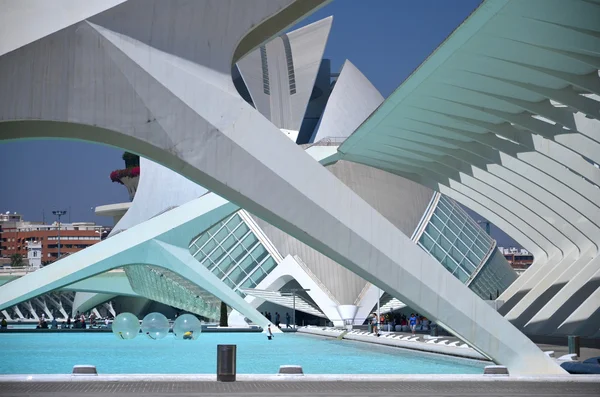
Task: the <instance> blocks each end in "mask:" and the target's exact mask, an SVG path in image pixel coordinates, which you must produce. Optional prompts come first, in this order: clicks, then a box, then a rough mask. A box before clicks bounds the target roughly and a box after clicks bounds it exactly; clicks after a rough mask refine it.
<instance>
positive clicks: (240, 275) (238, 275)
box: [227, 266, 246, 285]
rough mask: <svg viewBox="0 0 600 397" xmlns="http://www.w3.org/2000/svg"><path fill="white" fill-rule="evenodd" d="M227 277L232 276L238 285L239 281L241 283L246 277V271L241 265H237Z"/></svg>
mask: <svg viewBox="0 0 600 397" xmlns="http://www.w3.org/2000/svg"><path fill="white" fill-rule="evenodd" d="M227 277H228V278H230V279H231V280H232V281H233V283H234V284H235V285H238V283H240V282H241V281H242V280H243V279H244V277H246V273H244V272H243V271H242V269H241V268H240V267H239V266H236V268H235V269H233V271H232V272H231V273H229V275H228V276H227Z"/></svg>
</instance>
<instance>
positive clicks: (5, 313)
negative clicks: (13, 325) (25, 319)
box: [2, 310, 12, 321]
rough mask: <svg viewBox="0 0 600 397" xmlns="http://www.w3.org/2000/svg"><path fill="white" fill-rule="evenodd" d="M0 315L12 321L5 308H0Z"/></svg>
mask: <svg viewBox="0 0 600 397" xmlns="http://www.w3.org/2000/svg"><path fill="white" fill-rule="evenodd" d="M2 315H3V316H4V318H6V319H7V320H8V321H12V318H11V317H10V316H9V315H8V312H7V311H6V310H2Z"/></svg>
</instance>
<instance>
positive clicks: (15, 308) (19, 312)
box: [12, 305, 25, 320]
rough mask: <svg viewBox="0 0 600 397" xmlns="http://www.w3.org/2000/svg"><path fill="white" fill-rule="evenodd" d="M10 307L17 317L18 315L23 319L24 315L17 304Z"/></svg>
mask: <svg viewBox="0 0 600 397" xmlns="http://www.w3.org/2000/svg"><path fill="white" fill-rule="evenodd" d="M12 309H13V312H15V314H16V315H17V317H18V318H19V319H20V320H25V316H24V315H23V313H22V312H21V309H20V308H19V305H14V306H13V307H12Z"/></svg>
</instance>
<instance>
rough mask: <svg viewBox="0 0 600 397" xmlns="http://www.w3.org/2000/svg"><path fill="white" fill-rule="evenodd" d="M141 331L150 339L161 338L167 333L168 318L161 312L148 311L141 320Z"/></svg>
mask: <svg viewBox="0 0 600 397" xmlns="http://www.w3.org/2000/svg"><path fill="white" fill-rule="evenodd" d="M142 333H143V334H144V335H146V336H147V337H148V338H150V339H154V340H156V339H162V338H164V337H165V336H167V334H168V333H169V320H168V319H167V318H166V317H165V316H164V315H163V314H162V313H150V314H148V315H146V317H144V319H143V320H142Z"/></svg>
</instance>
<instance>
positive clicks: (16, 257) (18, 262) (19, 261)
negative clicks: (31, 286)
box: [10, 254, 25, 267]
mask: <svg viewBox="0 0 600 397" xmlns="http://www.w3.org/2000/svg"><path fill="white" fill-rule="evenodd" d="M10 265H11V266H12V267H23V266H25V262H24V261H23V257H22V256H21V254H12V255H11V256H10Z"/></svg>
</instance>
